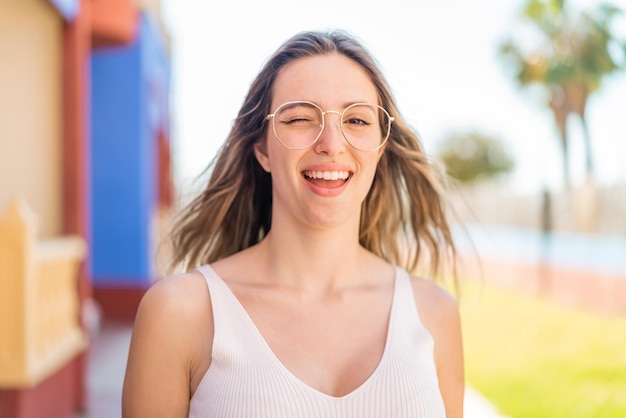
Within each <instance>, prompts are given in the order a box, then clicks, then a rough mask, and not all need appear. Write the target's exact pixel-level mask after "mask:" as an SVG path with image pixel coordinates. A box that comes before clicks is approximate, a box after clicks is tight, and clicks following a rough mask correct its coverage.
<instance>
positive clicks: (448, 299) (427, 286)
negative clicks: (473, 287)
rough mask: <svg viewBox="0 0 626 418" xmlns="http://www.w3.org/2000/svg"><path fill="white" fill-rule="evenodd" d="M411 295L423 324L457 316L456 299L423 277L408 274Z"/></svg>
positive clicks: (457, 306)
mask: <svg viewBox="0 0 626 418" xmlns="http://www.w3.org/2000/svg"><path fill="white" fill-rule="evenodd" d="M410 279H411V287H412V288H413V296H414V297H415V303H416V305H417V309H418V311H419V314H420V317H421V319H422V321H423V322H424V325H426V326H427V327H428V324H427V322H428V323H432V324H433V325H435V324H436V323H437V322H439V321H441V320H446V319H450V318H451V317H458V315H459V305H458V303H457V300H456V299H455V298H454V296H452V294H450V292H448V291H447V290H446V289H444V288H443V287H441V286H440V285H438V284H437V283H435V282H433V281H432V280H428V279H425V278H423V277H417V276H414V275H411V276H410Z"/></svg>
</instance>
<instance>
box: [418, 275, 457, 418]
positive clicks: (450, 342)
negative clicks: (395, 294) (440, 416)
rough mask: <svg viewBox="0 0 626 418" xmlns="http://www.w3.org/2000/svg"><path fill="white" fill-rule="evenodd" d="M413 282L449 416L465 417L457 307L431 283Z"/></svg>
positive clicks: (449, 296)
mask: <svg viewBox="0 0 626 418" xmlns="http://www.w3.org/2000/svg"><path fill="white" fill-rule="evenodd" d="M411 282H412V285H413V294H414V297H415V303H416V305H417V310H418V312H419V315H420V318H421V320H422V323H423V324H424V326H425V327H426V329H427V330H428V332H429V333H430V335H431V336H432V338H433V341H434V360H435V366H436V369H437V376H438V379H439V390H440V391H441V396H442V398H443V401H444V405H445V408H446V416H447V417H462V416H463V397H464V390H465V373H464V365H463V342H462V336H461V318H460V314H459V306H458V303H457V301H456V299H455V298H454V297H453V296H452V295H451V294H450V293H449V292H448V291H446V290H445V289H443V288H442V287H441V286H439V285H438V284H436V283H434V282H432V281H430V280H426V279H423V278H419V277H412V278H411Z"/></svg>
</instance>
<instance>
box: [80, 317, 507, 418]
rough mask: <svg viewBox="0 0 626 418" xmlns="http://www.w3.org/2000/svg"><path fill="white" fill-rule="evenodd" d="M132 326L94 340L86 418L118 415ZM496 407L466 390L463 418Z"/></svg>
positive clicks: (488, 413) (488, 414)
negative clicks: (88, 404) (88, 409)
mask: <svg viewBox="0 0 626 418" xmlns="http://www.w3.org/2000/svg"><path fill="white" fill-rule="evenodd" d="M130 335H131V327H130V326H129V325H127V324H114V323H107V324H105V325H104V326H103V327H102V329H101V330H100V332H99V333H98V335H97V336H96V339H95V341H94V344H93V347H92V352H91V357H90V370H89V377H88V383H89V399H90V405H91V408H90V411H89V413H88V414H87V415H86V416H85V417H88V418H117V417H120V416H121V412H120V410H121V398H122V396H121V391H122V383H123V381H124V369H125V368H126V358H127V355H128V345H129V343H130ZM497 417H503V416H502V415H499V414H498V413H497V411H496V410H495V408H494V407H493V406H492V405H491V404H490V403H489V402H488V401H487V400H485V399H484V398H483V397H482V396H480V395H479V394H478V393H476V392H475V391H473V390H472V389H470V388H468V390H467V394H466V400H465V418H497Z"/></svg>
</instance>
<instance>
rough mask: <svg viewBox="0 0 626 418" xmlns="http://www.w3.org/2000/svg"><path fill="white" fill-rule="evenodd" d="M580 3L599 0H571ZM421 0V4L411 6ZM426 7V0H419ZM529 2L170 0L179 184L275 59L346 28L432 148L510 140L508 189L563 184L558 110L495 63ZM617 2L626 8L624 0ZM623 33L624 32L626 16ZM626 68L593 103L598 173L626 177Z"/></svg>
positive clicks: (580, 161) (574, 145)
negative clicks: (313, 32)
mask: <svg viewBox="0 0 626 418" xmlns="http://www.w3.org/2000/svg"><path fill="white" fill-rule="evenodd" d="M570 1H571V2H572V4H573V5H576V6H577V7H580V6H588V5H593V4H596V3H598V2H597V1H595V0H570ZM411 3H412V4H411ZM416 3H417V4H416ZM523 3H524V1H523V0H509V1H502V0H474V1H471V2H470V1H466V0H438V1H436V2H435V1H428V2H426V1H423V2H408V1H403V0H386V1H373V0H344V1H340V0H335V1H332V2H331V1H327V0H319V1H315V2H306V3H300V2H290V1H287V0H265V1H256V0H254V1H252V0H250V1H227V2H219V5H217V6H216V3H214V2H206V1H192V0H162V11H163V15H164V16H163V18H164V21H165V24H166V26H167V27H168V28H169V30H170V34H171V38H172V89H171V95H172V112H173V113H172V132H171V136H172V140H173V144H174V172H175V177H176V182H177V184H178V185H179V187H181V190H183V191H184V190H185V189H186V188H188V187H191V182H192V180H193V179H194V178H195V177H196V176H198V175H199V174H200V173H201V172H202V170H203V169H204V168H205V167H206V166H207V164H208V163H209V162H210V160H211V159H212V158H213V156H214V155H215V153H216V151H217V149H218V147H219V146H220V145H221V143H222V142H223V140H224V138H225V137H226V135H227V133H228V131H229V130H230V126H231V124H232V121H233V119H234V118H235V116H236V114H237V112H238V110H239V107H240V106H241V104H242V102H243V99H244V97H245V95H246V93H247V90H248V88H249V86H250V83H251V82H252V80H253V79H254V77H255V76H256V75H257V73H258V71H259V70H260V68H261V67H262V65H263V64H264V62H265V61H266V60H267V59H268V57H269V56H270V55H271V54H272V53H273V52H274V51H275V50H276V49H277V48H278V47H279V46H280V44H281V43H282V42H283V41H285V40H286V39H287V38H289V37H291V36H292V35H294V34H295V33H297V32H299V31H302V30H310V29H334V28H340V29H344V30H347V31H349V32H351V33H352V34H353V35H355V36H356V37H357V38H358V39H359V40H360V41H361V42H362V43H363V44H364V45H365V46H366V47H367V48H368V49H369V50H370V52H372V54H373V55H374V57H375V58H376V59H377V61H378V63H379V64H380V66H381V68H382V70H383V73H384V74H385V76H386V78H387V81H388V82H389V84H390V85H391V88H392V91H393V93H394V96H395V98H396V101H397V103H398V106H399V109H400V111H401V113H402V115H403V116H404V117H405V119H407V121H408V122H409V123H410V124H411V125H412V126H413V127H415V128H416V129H417V130H418V132H419V133H420V135H421V137H422V141H423V144H424V146H425V149H426V152H427V153H429V154H431V155H434V153H435V152H436V147H437V144H438V143H439V142H440V141H441V140H442V139H443V138H445V137H446V135H449V134H451V133H456V132H469V131H477V132H481V133H484V134H487V135H490V136H494V137H496V138H499V139H501V140H502V141H503V142H504V144H505V146H506V147H507V148H508V150H509V151H510V152H511V154H512V155H513V157H514V159H515V163H516V168H515V171H514V172H513V173H512V174H511V175H509V177H508V178H507V180H506V181H507V182H510V184H511V190H514V191H516V192H519V193H534V192H536V191H538V190H541V189H542V188H544V187H547V188H550V189H552V190H558V189H560V188H561V187H562V185H563V183H562V180H563V179H562V165H561V151H560V145H559V141H558V136H557V131H556V128H555V126H554V122H553V120H552V116H551V114H550V113H549V111H548V110H547V109H546V108H545V107H544V106H543V105H542V104H541V103H540V102H539V100H538V99H537V97H536V96H534V95H532V94H531V93H530V92H529V91H521V90H520V89H519V88H518V86H517V85H516V84H515V82H514V79H513V76H512V74H511V72H510V71H508V69H507V68H506V67H505V66H504V64H503V62H502V61H501V60H500V59H499V58H498V54H497V49H498V45H499V43H500V42H501V41H502V40H503V39H504V38H505V37H506V36H508V35H509V34H510V33H511V31H512V30H514V31H516V30H518V28H519V27H520V24H519V21H518V20H517V16H518V14H519V11H520V8H521V7H522V5H523ZM612 4H614V5H617V6H619V7H621V8H622V9H623V10H626V0H613V1H612ZM616 31H617V32H618V33H619V34H620V35H621V37H622V38H623V39H626V16H622V17H621V18H620V19H619V21H618V25H616ZM625 105H626V72H624V73H621V74H618V75H615V76H611V77H610V78H609V79H607V80H606V82H605V84H604V85H603V86H602V88H601V90H600V91H599V92H597V93H596V94H595V95H594V96H593V97H592V98H591V99H590V101H589V104H588V110H587V112H588V114H587V119H588V123H589V127H590V135H591V139H592V142H593V145H592V146H593V154H594V155H593V157H594V162H595V166H596V173H597V174H596V180H597V182H598V183H600V184H606V185H612V184H616V183H625V182H626V164H624V163H623V160H624V157H625V156H626V110H625V109H626V106H625ZM570 123H571V133H570V134H571V145H570V146H571V154H572V155H571V157H570V164H571V166H573V167H574V168H573V169H572V178H573V183H574V185H576V184H580V183H582V182H583V181H584V153H583V142H582V136H581V130H580V126H579V124H578V122H577V121H575V120H572V121H571V122H570Z"/></svg>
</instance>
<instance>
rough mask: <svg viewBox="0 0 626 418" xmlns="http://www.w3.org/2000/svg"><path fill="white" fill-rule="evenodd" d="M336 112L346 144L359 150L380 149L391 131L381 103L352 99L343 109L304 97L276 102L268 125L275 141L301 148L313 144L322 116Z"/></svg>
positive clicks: (295, 148)
mask: <svg viewBox="0 0 626 418" xmlns="http://www.w3.org/2000/svg"><path fill="white" fill-rule="evenodd" d="M329 113H334V114H336V115H338V116H339V119H340V120H341V123H340V124H339V129H340V131H341V133H342V135H343V137H344V138H345V139H346V141H347V142H348V144H350V145H351V146H352V147H354V148H356V149H357V150H360V151H376V150H378V149H380V148H381V147H382V146H383V145H384V144H385V142H387V139H388V138H389V133H390V132H391V123H392V122H393V121H394V118H393V117H391V116H390V115H389V113H388V112H387V111H386V110H385V109H384V108H383V107H381V106H379V105H375V104H369V103H354V104H352V105H350V106H348V107H346V108H345V109H344V110H343V112H338V111H336V110H326V111H324V110H322V108H320V107H319V106H318V105H316V104H315V103H312V102H307V101H295V102H287V103H283V104H282V105H280V106H278V108H277V109H276V111H275V112H274V113H270V114H269V115H267V117H266V119H267V120H269V119H272V129H273V130H274V135H275V136H276V139H277V140H278V142H280V143H281V144H282V145H283V146H284V147H286V148H289V149H292V150H301V149H305V148H308V147H310V146H311V145H313V144H314V143H315V142H316V141H317V140H318V139H319V137H320V136H321V135H322V131H323V130H324V126H325V116H326V115H327V114H329Z"/></svg>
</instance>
